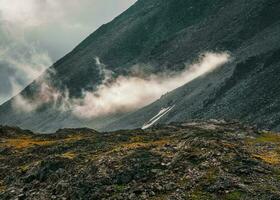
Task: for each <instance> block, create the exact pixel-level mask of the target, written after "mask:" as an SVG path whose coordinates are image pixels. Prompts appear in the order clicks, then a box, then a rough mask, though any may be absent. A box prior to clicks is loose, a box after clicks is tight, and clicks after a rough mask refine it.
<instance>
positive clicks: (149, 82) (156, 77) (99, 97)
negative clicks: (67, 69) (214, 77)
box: [13, 53, 230, 119]
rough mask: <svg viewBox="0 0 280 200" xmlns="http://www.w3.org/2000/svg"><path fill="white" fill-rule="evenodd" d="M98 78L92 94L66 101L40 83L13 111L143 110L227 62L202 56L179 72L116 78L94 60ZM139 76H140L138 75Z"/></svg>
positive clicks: (81, 113)
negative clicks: (45, 107)
mask: <svg viewBox="0 0 280 200" xmlns="http://www.w3.org/2000/svg"><path fill="white" fill-rule="evenodd" d="M95 60H96V64H97V66H98V67H99V70H100V75H101V76H103V77H104V80H103V82H102V84H101V85H99V86H98V88H97V90H96V91H94V92H91V91H84V93H83V96H82V97H81V98H78V99H77V98H76V99H71V98H69V92H68V90H65V91H63V92H61V91H59V90H57V89H55V88H54V87H52V86H51V83H50V80H47V79H46V80H41V82H40V83H38V85H40V89H39V92H38V94H37V95H36V98H35V99H32V100H28V99H25V98H24V97H22V96H21V95H18V96H17V97H16V98H15V101H14V104H13V105H14V108H15V109H16V110H19V111H23V112H32V111H34V110H36V109H37V108H39V107H40V106H42V105H44V104H47V103H50V104H51V105H52V106H53V107H54V108H56V109H58V110H60V111H62V112H64V111H71V112H72V113H73V114H74V115H76V116H77V117H80V118H87V119H90V118H95V117H100V116H106V115H110V114H114V113H121V112H129V111H133V110H136V109H139V108H141V107H144V106H146V105H148V104H150V103H152V102H154V101H156V100H157V99H159V98H160V97H161V96H162V95H163V94H165V93H167V92H169V91H172V90H174V89H176V88H178V87H180V86H182V85H184V84H186V83H188V82H190V81H192V80H194V79H196V78H198V77H200V76H203V75H205V74H207V73H210V72H212V71H214V70H215V69H217V68H218V67H220V66H222V65H223V64H225V63H227V62H229V61H230V55H229V54H228V53H205V54H203V55H201V56H200V57H199V59H198V61H197V62H196V63H193V64H192V65H187V64H186V66H185V70H183V71H181V72H169V73H159V74H151V75H145V76H143V74H142V75H141V76H137V75H136V74H138V73H132V74H133V75H131V76H122V75H121V76H118V77H116V78H114V76H113V74H114V73H113V72H112V71H109V70H107V69H106V66H105V65H104V64H102V63H100V61H99V59H98V58H96V59H95ZM139 74H141V73H139Z"/></svg>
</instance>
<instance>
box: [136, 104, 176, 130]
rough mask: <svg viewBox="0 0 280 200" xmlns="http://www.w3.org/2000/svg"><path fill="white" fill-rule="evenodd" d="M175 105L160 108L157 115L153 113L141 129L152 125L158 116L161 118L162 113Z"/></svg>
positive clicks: (164, 113) (165, 112)
mask: <svg viewBox="0 0 280 200" xmlns="http://www.w3.org/2000/svg"><path fill="white" fill-rule="evenodd" d="M174 106H175V105H173V106H170V107H167V108H162V109H161V110H160V111H159V113H158V114H157V115H155V116H154V117H153V118H152V119H150V120H149V121H148V122H146V123H145V124H144V125H143V127H142V129H143V130H144V129H147V128H149V127H151V126H152V125H154V124H155V123H156V122H157V121H158V120H159V119H160V118H162V117H163V116H164V115H166V114H167V113H168V112H169V111H170V110H172V109H173V108H174Z"/></svg>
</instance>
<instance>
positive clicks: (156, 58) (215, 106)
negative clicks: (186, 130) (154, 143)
mask: <svg viewBox="0 0 280 200" xmlns="http://www.w3.org/2000/svg"><path fill="white" fill-rule="evenodd" d="M279 9H280V3H279V1H277V0H253V1H252V0H250V1H249V0H234V1H225V0H215V1H203V0H196V1H194V0H191V1H186V0H149V1H148V0H139V1H137V3H136V4H135V5H133V6H132V7H131V8H129V9H128V10H127V11H126V12H124V13H123V14H121V15H120V16H119V17H117V18H116V19H114V20H113V21H112V22H110V23H108V24H106V25H103V26H102V27H100V28H99V29H98V30H97V31H96V32H94V33H93V34H92V35H90V36H89V37H88V38H87V39H86V40H85V41H83V42H82V43H81V44H80V45H79V46H77V47H76V48H75V49H74V50H73V51H72V52H71V53H69V54H68V55H66V56H65V57H64V58H62V59H61V60H59V61H58V62H57V63H55V64H54V65H53V66H52V67H51V68H50V69H49V70H48V72H46V73H45V75H43V76H42V77H41V79H44V77H49V79H50V82H51V84H52V85H54V87H55V88H58V89H60V90H65V88H67V90H68V91H69V96H70V97H79V96H81V94H82V92H83V91H84V90H88V91H91V90H95V89H96V87H97V86H98V85H99V84H100V83H101V82H102V79H103V78H104V74H100V71H99V68H98V66H97V65H96V63H95V61H94V58H95V57H99V58H100V60H101V62H102V63H104V64H105V65H106V66H107V68H108V69H110V70H112V71H114V72H115V73H116V74H123V75H127V74H129V73H130V69H131V68H132V67H133V66H134V65H136V64H140V66H141V64H143V65H149V66H151V67H150V68H149V69H148V73H157V72H161V71H165V70H181V69H183V68H184V66H185V65H184V64H185V63H190V62H192V61H193V60H194V59H196V58H197V57H198V55H199V54H201V53H203V52H206V51H215V52H221V51H229V52H230V53H231V55H232V58H233V59H234V60H233V61H232V62H231V63H229V64H228V65H225V66H224V67H223V68H221V69H219V70H217V71H215V72H214V73H212V74H211V75H208V76H205V77H201V78H200V79H198V80H195V81H193V82H192V83H190V84H188V85H186V86H184V87H181V88H179V89H178V90H176V91H174V92H171V93H169V94H167V95H164V96H163V97H162V98H161V99H160V100H159V101H158V102H156V103H154V104H152V105H150V106H148V107H146V108H144V109H141V110H140V111H138V112H136V113H132V114H131V113H130V114H129V116H123V115H124V114H123V113H122V114H120V113H118V114H116V115H113V116H107V117H105V118H103V117H102V118H98V119H93V120H90V121H87V120H84V119H79V118H77V117H75V116H73V115H72V114H71V112H61V111H59V110H57V109H55V108H53V106H52V105H43V106H42V107H40V109H37V110H36V112H32V113H22V112H17V110H15V109H14V108H13V106H12V105H13V101H14V99H12V100H11V101H9V102H7V103H6V104H4V105H2V106H1V107H0V123H1V124H8V125H19V126H21V127H23V128H28V129H33V130H40V131H50V132H51V131H53V130H56V129H58V128H61V127H78V126H91V127H94V128H98V129H102V128H103V129H109V130H110V129H118V128H134V127H142V126H143V124H144V123H146V122H148V121H149V119H151V118H152V117H153V116H155V115H156V114H157V113H158V112H159V111H160V110H161V108H162V107H169V106H172V105H173V104H174V105H175V107H174V109H172V111H170V112H169V113H168V114H167V115H165V116H163V117H162V118H161V119H160V120H159V121H158V122H159V123H164V122H171V121H180V120H186V119H193V118H239V119H241V120H244V121H248V122H253V123H258V124H260V125H263V126H264V127H268V128H277V126H278V125H279V123H278V122H277V118H278V116H277V115H278V114H277V109H276V110H275V108H279V106H278V105H279V104H278V102H277V101H278V100H277V99H279V98H277V97H278V96H277V95H279V91H277V88H278V87H277V86H278V81H277V73H278V71H279V70H278V69H277V68H279V67H277V66H278V65H279V61H278V58H279V57H278V56H277V55H278V54H277V52H278V50H279V49H280V44H279V42H278V41H279V37H280V36H279V27H280V26H279V19H280V18H279V12H278V11H279ZM53 71H55V73H52V72H53ZM240 74H241V75H240ZM271 80H272V81H271ZM274 80H275V81H274ZM38 82H39V83H40V81H38V80H37V81H36V82H34V83H33V84H31V85H30V86H28V87H27V88H26V89H25V90H24V91H23V92H22V93H21V94H22V95H23V96H24V97H26V98H28V99H32V98H33V97H36V95H38V87H39V83H38ZM270 92H271V93H270ZM252 94H253V95H252ZM271 94H273V95H276V96H275V97H272V95H271ZM260 99H261V100H260ZM262 101H264V102H262ZM274 107H275V108H274ZM271 110H275V111H274V112H271ZM264 119H266V121H265V123H264ZM108 123H110V125H108Z"/></svg>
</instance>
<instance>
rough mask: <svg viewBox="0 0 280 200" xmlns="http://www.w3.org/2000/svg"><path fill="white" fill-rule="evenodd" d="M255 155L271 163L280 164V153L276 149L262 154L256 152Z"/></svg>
mask: <svg viewBox="0 0 280 200" xmlns="http://www.w3.org/2000/svg"><path fill="white" fill-rule="evenodd" d="M254 157H256V158H259V159H261V160H263V161H264V162H266V163H269V164H271V165H278V164H280V155H279V154H278V153H277V152H275V151H269V152H266V153H262V154H255V155H254Z"/></svg>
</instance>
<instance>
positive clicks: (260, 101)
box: [107, 1, 280, 130]
mask: <svg viewBox="0 0 280 200" xmlns="http://www.w3.org/2000/svg"><path fill="white" fill-rule="evenodd" d="M255 2H257V1H254V3H255ZM235 3H236V1H235V2H234V3H233V5H234V4H235ZM254 3H250V4H248V5H247V6H248V7H246V6H244V7H242V8H244V10H243V11H242V10H240V11H238V12H241V13H242V12H246V13H247V16H248V19H247V21H246V20H245V19H246V18H245V19H244V18H237V17H233V16H230V15H231V14H232V13H235V12H237V11H236V10H235V9H239V8H240V7H235V6H233V5H229V6H230V7H229V8H228V9H227V7H225V8H224V10H226V13H227V15H229V17H230V18H226V19H221V18H220V17H222V18H224V16H223V15H219V17H218V18H214V19H212V20H213V23H211V22H208V24H209V26H207V25H206V26H204V27H203V29H202V32H204V33H203V34H204V35H205V32H208V31H209V30H211V27H210V26H213V25H215V22H218V23H219V24H218V26H219V27H217V28H216V30H217V33H216V35H218V34H220V32H223V31H226V30H227V35H223V38H222V40H219V39H215V40H216V41H217V43H221V42H222V43H225V42H226V44H228V45H229V46H232V47H233V46H236V47H234V48H231V54H232V57H233V58H234V60H233V61H232V62H231V63H229V64H227V65H225V66H224V67H223V68H221V69H218V70H216V71H215V72H213V73H211V74H209V75H207V76H204V77H200V78H199V79H197V80H195V81H193V82H191V83H189V84H186V85H185V86H183V87H181V88H178V89H176V90H175V91H172V92H170V93H169V94H166V95H164V96H163V97H162V98H161V99H160V100H158V101H157V102H155V103H153V104H151V105H149V106H147V107H145V108H143V109H140V110H139V111H137V112H135V113H132V114H129V115H128V116H125V117H123V118H122V119H120V120H117V121H115V122H114V123H112V124H111V125H109V126H108V127H107V129H109V130H111V129H126V128H136V127H142V126H143V125H144V124H145V123H146V122H148V121H149V120H150V119H151V118H152V117H153V116H155V115H156V114H157V113H158V112H159V111H160V110H161V109H162V108H168V107H170V106H174V108H173V109H172V110H171V111H170V112H169V113H167V114H166V115H165V116H163V117H162V118H161V119H160V120H158V121H157V123H170V122H174V121H184V120H191V119H211V118H215V119H216V118H221V119H239V120H242V121H244V122H247V123H251V124H256V125H258V126H260V127H262V128H267V129H275V130H280V121H279V117H280V102H279V98H280V90H279V86H280V85H279V75H280V42H279V39H280V34H279V31H280V18H279V17H280V15H279V13H277V12H273V10H274V11H275V9H276V8H277V6H278V8H279V6H280V4H279V2H276V1H266V2H263V4H254ZM259 3H260V2H259ZM254 5H255V7H254ZM240 6H242V4H240ZM238 16H243V15H240V13H239V15H238ZM233 19H234V20H233ZM228 20H229V21H230V23H229V21H228ZM222 21H225V23H227V24H228V26H226V25H225V24H223V23H221V22H222ZM241 24H244V25H246V26H245V27H243V30H242V31H241V32H240V25H241ZM265 25H267V26H266V27H265ZM261 27H262V28H263V29H261ZM238 29H239V31H237V30H238ZM241 33H243V34H245V33H246V34H245V35H244V36H243V35H241ZM186 35H188V33H186ZM245 36H246V37H245ZM196 37H197V35H195V36H193V35H192V37H191V38H190V41H196V39H195V38H196ZM213 37H215V36H213ZM184 38H187V36H184ZM209 38H211V37H209ZM244 38H245V40H244ZM228 39H230V40H229V41H226V40H228Z"/></svg>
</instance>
